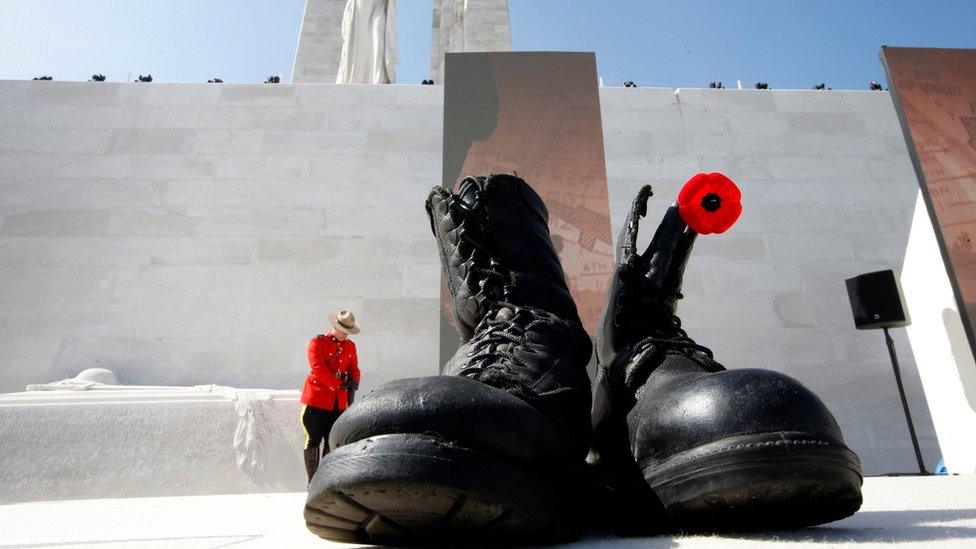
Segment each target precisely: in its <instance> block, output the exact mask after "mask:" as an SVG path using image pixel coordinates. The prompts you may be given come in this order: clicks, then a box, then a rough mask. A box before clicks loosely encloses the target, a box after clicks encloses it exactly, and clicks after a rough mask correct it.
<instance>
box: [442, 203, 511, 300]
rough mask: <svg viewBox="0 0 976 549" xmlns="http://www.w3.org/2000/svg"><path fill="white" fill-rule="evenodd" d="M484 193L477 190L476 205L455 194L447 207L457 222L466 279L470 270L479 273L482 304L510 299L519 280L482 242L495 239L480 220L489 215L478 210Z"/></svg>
mask: <svg viewBox="0 0 976 549" xmlns="http://www.w3.org/2000/svg"><path fill="white" fill-rule="evenodd" d="M480 195H481V192H480V191H477V192H476V193H475V206H471V205H469V204H467V203H465V202H464V201H462V200H461V199H460V198H459V197H457V196H454V195H452V196H451V197H450V198H449V199H448V203H447V208H448V212H449V213H450V214H451V219H452V220H453V221H454V222H455V225H456V227H455V229H454V234H455V235H456V240H455V246H456V250H457V253H458V254H459V255H460V257H461V258H462V259H463V262H462V266H463V267H464V269H465V271H464V275H463V277H462V278H467V273H468V272H473V273H475V274H476V275H478V276H477V277H475V278H473V281H474V282H475V283H476V284H477V289H476V293H475V296H474V297H475V299H476V300H477V301H478V304H479V306H482V305H484V304H485V302H486V301H488V300H489V298H491V299H492V300H494V301H497V300H504V299H509V298H510V297H511V296H512V295H513V293H514V288H515V286H514V282H515V281H514V278H513V276H512V274H511V272H510V271H509V270H508V269H506V268H505V267H504V265H503V264H502V262H501V261H498V260H497V259H496V257H495V255H496V254H494V253H492V251H491V250H490V247H489V246H488V245H486V244H485V243H484V242H483V241H482V239H484V238H491V233H490V232H489V231H487V230H486V229H485V227H484V226H483V225H482V222H481V219H480V218H481V217H487V212H484V214H483V215H481V214H480V212H478V209H479V208H478V207H477V205H478V204H480V203H481V196H480ZM462 244H464V246H462ZM462 247H463V248H466V249H462ZM472 289H473V290H474V289H475V288H472Z"/></svg>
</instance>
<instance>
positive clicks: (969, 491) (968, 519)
mask: <svg viewBox="0 0 976 549" xmlns="http://www.w3.org/2000/svg"><path fill="white" fill-rule="evenodd" d="M304 502H305V494H303V493H295V492H291V493H279V494H239V495H222V496H192V497H159V498H133V499H101V500H73V501H51V502H33V503H15V504H10V505H0V532H3V535H2V537H0V547H3V548H7V547H66V546H70V547H91V548H96V547H97V548H99V549H106V548H116V547H147V546H150V547H228V546H234V547H289V548H295V547H329V546H342V545H344V544H339V543H328V542H325V541H324V540H321V539H319V538H317V537H315V536H313V535H312V534H310V533H309V532H308V531H307V530H306V529H305V525H304V522H303V521H302V518H301V509H302V506H303V504H304ZM812 543H824V544H829V545H832V546H834V545H856V546H859V547H870V546H890V545H891V544H897V545H898V546H899V547H908V546H915V547H930V546H932V545H935V544H938V545H939V546H941V547H967V548H969V547H974V546H976V477H973V476H968V477H928V478H918V477H900V478H869V479H867V480H866V481H865V486H864V507H863V508H862V509H861V511H860V512H858V513H857V514H856V515H854V516H853V517H850V518H848V519H845V520H842V521H839V522H835V523H833V524H829V525H826V526H821V527H817V528H807V529H802V530H793V531H780V532H766V533H751V534H738V535H722V536H659V537H651V538H631V539H616V538H605V537H594V536H591V537H588V538H586V539H584V540H582V541H580V542H577V543H574V544H570V546H574V547H626V548H631V547H633V548H637V547H641V548H643V547H730V546H731V547H755V546H757V545H759V546H764V547H773V546H784V545H796V544H807V545H808V544H812Z"/></svg>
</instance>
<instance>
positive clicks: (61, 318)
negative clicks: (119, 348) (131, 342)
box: [4, 298, 136, 338]
mask: <svg viewBox="0 0 976 549" xmlns="http://www.w3.org/2000/svg"><path fill="white" fill-rule="evenodd" d="M135 318H136V304H135V303H132V302H124V303H122V302H106V301H104V300H95V301H93V302H89V303H84V302H82V303H77V302H76V303H59V302H58V301H56V300H54V299H51V298H48V299H37V300H36V301H33V302H30V303H26V302H25V303H20V304H18V305H17V306H16V307H11V308H10V312H9V316H8V317H7V324H6V327H5V328H4V337H12V338H16V337H34V336H38V335H44V336H47V337H54V336H62V337H74V338H84V337H101V336H110V337H129V336H131V335H132V333H133V329H134V325H135Z"/></svg>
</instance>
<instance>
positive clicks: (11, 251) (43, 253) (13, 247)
mask: <svg viewBox="0 0 976 549" xmlns="http://www.w3.org/2000/svg"><path fill="white" fill-rule="evenodd" d="M49 245H50V241H49V240H48V239H45V238H37V237H19V236H13V237H0V265H4V266H19V267H25V266H31V265H40V264H43V263H44V262H45V260H46V259H47V251H48V246H49ZM0 328H2V326H0Z"/></svg>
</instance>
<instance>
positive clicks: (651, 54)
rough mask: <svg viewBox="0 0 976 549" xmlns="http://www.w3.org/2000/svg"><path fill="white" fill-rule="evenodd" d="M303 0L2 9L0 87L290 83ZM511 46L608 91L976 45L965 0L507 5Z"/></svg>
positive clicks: (60, 1)
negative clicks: (94, 79) (579, 67)
mask: <svg viewBox="0 0 976 549" xmlns="http://www.w3.org/2000/svg"><path fill="white" fill-rule="evenodd" d="M304 5H305V1H304V0H155V1H151V2H150V1H148V0H0V78H6V79H10V78H19V79H23V78H27V79H29V78H31V77H33V76H36V75H40V74H49V75H52V76H54V77H55V78H56V79H58V80H86V79H87V78H88V77H89V76H90V75H91V74H92V73H95V72H100V73H103V74H105V75H106V76H108V77H109V80H125V79H126V78H127V77H129V75H131V76H132V77H133V78H134V77H136V76H137V75H138V74H145V73H149V72H151V73H152V74H153V76H154V77H155V78H156V80H157V81H163V82H202V81H205V80H207V79H208V78H212V77H214V76H219V77H221V78H223V79H224V80H225V81H226V82H261V81H263V80H264V78H265V77H266V76H268V75H272V74H281V75H282V76H283V77H284V80H285V81H288V80H290V77H291V68H292V64H293V62H294V56H295V47H296V44H297V40H298V30H299V26H300V24H301V18H302V11H303V9H304ZM510 10H511V24H512V40H513V46H514V48H515V49H516V50H556V51H595V52H596V53H597V64H598V71H599V73H600V76H602V77H603V79H604V83H605V84H607V85H611V84H619V83H620V82H622V81H624V80H634V81H636V82H637V84H638V85H641V86H676V87H677V86H683V87H703V86H707V85H708V83H709V82H711V81H716V80H720V81H723V82H724V83H725V84H726V86H727V87H731V86H733V85H734V84H735V81H736V80H742V82H743V85H744V86H751V85H752V83H754V82H756V81H759V80H762V81H765V82H768V83H769V84H770V86H771V87H773V88H805V87H810V86H811V85H813V84H816V83H819V82H826V83H827V84H828V85H829V86H831V87H833V88H835V89H863V88H865V87H866V86H867V83H868V82H869V81H871V80H877V81H883V79H884V75H883V73H882V70H881V66H880V64H879V62H878V49H879V48H880V46H881V44H888V45H892V46H894V45H900V46H930V47H957V48H976V0H929V1H921V0H888V1H882V0H801V1H798V0H725V1H720V0H695V1H681V0H670V1H658V0H619V1H612V0H510ZM398 11H399V22H398V32H399V50H400V61H401V65H400V67H399V68H398V81H399V82H401V83H417V82H419V81H420V80H422V79H424V78H427V76H428V67H429V64H430V53H429V52H430V21H431V12H432V8H431V2H430V0H399V2H398Z"/></svg>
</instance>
